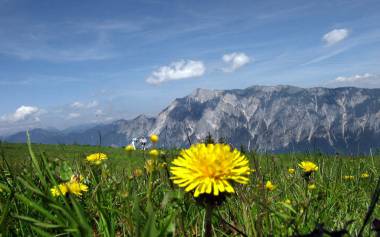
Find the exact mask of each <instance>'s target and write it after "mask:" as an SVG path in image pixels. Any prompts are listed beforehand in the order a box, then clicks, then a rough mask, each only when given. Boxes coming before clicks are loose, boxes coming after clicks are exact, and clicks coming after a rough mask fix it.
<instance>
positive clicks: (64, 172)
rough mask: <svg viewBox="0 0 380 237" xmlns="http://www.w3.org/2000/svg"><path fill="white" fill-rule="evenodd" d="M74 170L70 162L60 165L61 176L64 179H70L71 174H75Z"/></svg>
mask: <svg viewBox="0 0 380 237" xmlns="http://www.w3.org/2000/svg"><path fill="white" fill-rule="evenodd" d="M73 174H74V173H73V170H72V169H71V167H70V166H69V164H68V163H67V162H63V164H62V166H61V167H60V170H59V177H60V178H61V179H62V180H63V181H69V180H70V178H71V176H72V175H73Z"/></svg>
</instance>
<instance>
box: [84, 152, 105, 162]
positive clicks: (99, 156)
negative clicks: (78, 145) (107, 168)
mask: <svg viewBox="0 0 380 237" xmlns="http://www.w3.org/2000/svg"><path fill="white" fill-rule="evenodd" d="M107 159H108V157H107V155H106V154H104V153H94V154H91V155H88V156H87V157H86V160H87V161H89V162H91V163H93V164H96V165H99V164H101V163H102V161H103V160H107Z"/></svg>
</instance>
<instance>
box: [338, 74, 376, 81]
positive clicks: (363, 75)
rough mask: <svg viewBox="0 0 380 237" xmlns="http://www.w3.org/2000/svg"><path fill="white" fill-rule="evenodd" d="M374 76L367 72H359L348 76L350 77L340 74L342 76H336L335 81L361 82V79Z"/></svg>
mask: <svg viewBox="0 0 380 237" xmlns="http://www.w3.org/2000/svg"><path fill="white" fill-rule="evenodd" d="M373 77H374V76H373V75H372V74H369V73H365V74H362V75H359V74H357V75H353V76H348V77H344V76H340V77H337V78H335V81H336V82H360V81H366V80H369V79H371V78H373Z"/></svg>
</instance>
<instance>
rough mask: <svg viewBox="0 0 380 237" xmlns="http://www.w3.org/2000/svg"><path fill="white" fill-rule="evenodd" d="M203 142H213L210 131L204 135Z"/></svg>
mask: <svg viewBox="0 0 380 237" xmlns="http://www.w3.org/2000/svg"><path fill="white" fill-rule="evenodd" d="M204 143H205V144H215V140H214V138H213V137H212V135H211V133H210V132H208V134H207V136H206V137H205V139H204Z"/></svg>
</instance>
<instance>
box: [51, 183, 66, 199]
mask: <svg viewBox="0 0 380 237" xmlns="http://www.w3.org/2000/svg"><path fill="white" fill-rule="evenodd" d="M68 191H69V189H68V188H67V185H66V183H63V184H59V185H57V186H54V187H53V188H51V189H50V192H51V194H52V195H53V197H57V196H60V195H62V196H65V195H66V193H67V192H68Z"/></svg>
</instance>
